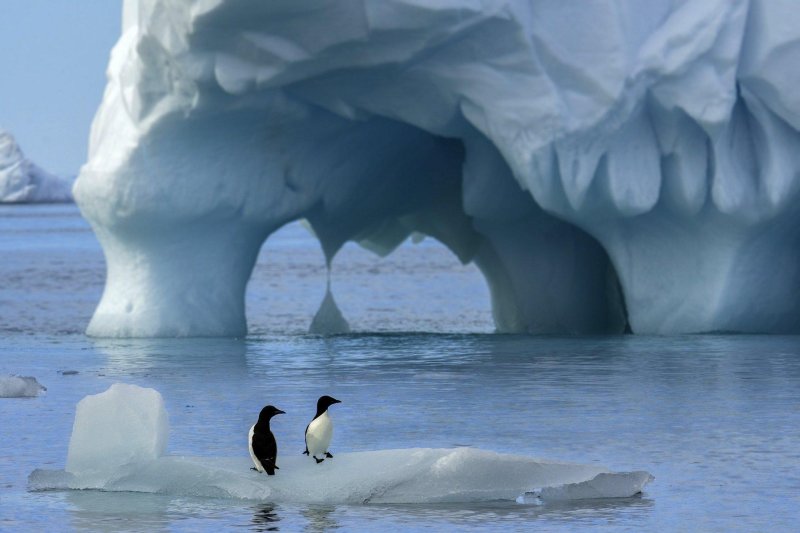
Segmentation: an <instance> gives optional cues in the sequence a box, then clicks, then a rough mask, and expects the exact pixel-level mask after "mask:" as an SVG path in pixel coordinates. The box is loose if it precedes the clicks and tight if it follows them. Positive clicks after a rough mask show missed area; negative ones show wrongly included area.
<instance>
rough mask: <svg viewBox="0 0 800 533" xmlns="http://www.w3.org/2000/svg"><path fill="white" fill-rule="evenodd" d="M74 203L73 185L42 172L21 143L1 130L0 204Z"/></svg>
mask: <svg viewBox="0 0 800 533" xmlns="http://www.w3.org/2000/svg"><path fill="white" fill-rule="evenodd" d="M71 201H72V182H71V181H70V180H68V179H65V178H61V177H59V176H56V175H54V174H50V173H49V172H47V171H45V170H43V169H41V168H39V167H38V166H36V165H35V164H33V163H32V162H31V161H30V160H29V159H27V158H26V157H25V155H24V154H23V153H22V150H21V149H20V147H19V145H18V144H17V141H16V140H15V139H14V137H13V136H12V135H11V134H10V133H9V132H7V131H5V130H3V129H0V203H35V202H40V203H58V202H71Z"/></svg>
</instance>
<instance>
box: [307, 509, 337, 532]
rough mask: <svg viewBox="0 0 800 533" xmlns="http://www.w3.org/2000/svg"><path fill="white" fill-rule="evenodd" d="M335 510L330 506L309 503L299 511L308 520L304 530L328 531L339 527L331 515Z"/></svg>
mask: <svg viewBox="0 0 800 533" xmlns="http://www.w3.org/2000/svg"><path fill="white" fill-rule="evenodd" d="M335 510H336V508H335V507H332V506H327V505H326V506H319V505H311V506H309V507H307V508H305V509H303V510H301V511H300V514H302V515H303V517H305V519H306V520H308V525H307V526H306V531H329V530H331V529H336V528H338V527H339V523H338V522H336V520H334V519H333V517H332V516H331V515H332V514H333V512H334V511H335Z"/></svg>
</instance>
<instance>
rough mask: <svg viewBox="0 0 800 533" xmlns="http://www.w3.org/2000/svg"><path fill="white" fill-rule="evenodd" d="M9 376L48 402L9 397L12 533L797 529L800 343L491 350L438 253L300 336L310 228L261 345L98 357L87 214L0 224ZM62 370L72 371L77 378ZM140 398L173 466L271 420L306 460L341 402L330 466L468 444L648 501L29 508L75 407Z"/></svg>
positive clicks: (98, 498)
mask: <svg viewBox="0 0 800 533" xmlns="http://www.w3.org/2000/svg"><path fill="white" fill-rule="evenodd" d="M0 258H2V259H1V260H0V336H2V342H1V343H0V374H5V373H16V374H21V375H33V376H36V377H37V378H38V379H39V381H40V382H42V383H43V384H44V385H45V386H46V387H47V388H48V390H47V394H46V395H44V396H41V397H39V398H34V399H0V530H12V531H13V530H19V531H58V530H65V529H66V530H84V529H86V530H101V531H102V530H107V531H195V530H204V529H218V530H222V529H225V530H227V529H234V528H241V529H245V530H253V531H271V530H283V531H297V530H308V531H326V530H331V529H337V528H339V529H342V530H374V531H379V530H391V529H394V530H410V531H413V530H423V529H424V530H434V531H435V530H459V531H461V530H471V529H487V530H501V529H502V530H504V531H506V530H531V529H536V530H543V531H564V530H577V529H584V528H586V527H589V526H592V527H603V528H605V529H609V530H630V531H643V530H652V531H731V530H741V531H767V530H768V531H796V530H797V528H798V523H800V338H797V337H768V336H687V337H632V336H620V337H608V338H555V337H527V336H508V335H494V334H491V331H492V325H491V318H490V309H489V304H488V292H487V290H486V287H485V284H484V282H483V280H482V278H481V276H480V274H479V273H478V272H477V271H476V270H475V269H474V267H471V266H462V265H460V264H459V263H458V262H457V261H456V259H455V258H454V256H452V255H451V254H450V253H449V252H447V250H445V249H444V248H443V247H441V246H439V245H437V244H436V243H434V242H431V241H429V240H426V241H423V242H422V243H420V244H417V245H412V244H407V245H404V246H402V247H401V248H400V249H398V250H397V251H396V252H395V253H394V254H393V255H391V256H389V257H388V258H385V259H379V258H377V257H374V256H372V255H371V254H369V253H368V252H365V251H363V250H360V249H358V248H357V247H355V246H348V247H346V248H345V249H344V250H343V252H342V253H341V254H340V256H339V257H337V259H336V261H335V263H334V271H333V291H334V295H335V297H336V299H337V301H338V302H339V305H340V307H341V309H342V311H343V313H344V315H345V316H346V317H347V318H348V319H349V320H350V324H351V326H352V328H353V330H354V331H356V332H357V333H354V334H351V335H345V336H337V337H330V338H323V337H317V336H312V335H307V334H305V333H304V332H305V330H306V329H307V327H308V324H309V323H310V320H311V317H312V316H313V314H314V312H315V310H316V307H317V306H318V304H319V302H320V301H321V299H322V297H323V295H324V291H325V268H324V260H323V257H322V253H321V252H320V250H319V245H318V244H317V243H316V241H315V240H314V239H313V238H312V237H310V236H309V235H308V234H307V233H306V232H305V230H304V229H303V228H302V227H300V226H299V225H292V226H289V227H287V228H284V229H283V230H281V231H280V232H278V233H277V234H275V235H274V236H273V237H271V238H270V240H269V241H268V242H267V243H266V245H265V247H264V249H263V251H262V254H261V256H260V258H259V262H258V265H257V267H256V271H255V273H254V276H253V280H252V281H251V285H250V288H249V292H248V301H247V304H248V316H249V319H250V329H251V332H252V334H251V335H250V336H249V337H248V338H246V339H239V340H233V339H202V340H199V339H197V340H194V339H184V340H96V339H88V338H86V337H85V336H84V335H83V334H82V330H83V328H84V327H85V325H86V323H87V322H88V319H89V317H90V316H91V313H92V310H93V307H94V305H95V303H96V301H97V299H98V298H99V296H100V293H101V291H102V284H103V276H104V263H103V256H102V252H101V250H100V248H99V246H98V245H97V243H96V241H95V240H94V238H93V236H92V233H91V231H90V230H89V228H88V226H87V225H86V223H85V222H83V221H82V219H81V218H80V216H79V214H78V212H77V210H76V208H75V207H73V206H6V207H0ZM66 370H74V371H77V372H78V373H77V374H71V373H67V374H66V375H65V374H63V372H64V371H66ZM117 381H125V382H129V383H136V384H139V385H143V386H148V387H154V388H156V389H158V390H159V391H160V392H161V393H162V394H163V396H164V399H165V401H166V403H167V409H168V411H169V413H170V422H171V428H172V430H171V436H170V443H169V451H170V453H175V454H186V455H194V456H198V455H199V456H203V455H206V456H235V455H242V456H245V457H246V455H247V450H246V448H245V435H246V432H247V428H249V426H250V424H252V422H253V420H254V418H255V416H256V415H257V412H258V409H259V408H260V407H261V406H262V405H263V404H264V403H275V404H276V405H278V406H280V407H281V408H282V409H284V410H285V411H287V415H285V416H286V418H285V419H284V420H282V424H281V427H282V428H283V429H284V431H285V433H283V434H279V439H280V440H281V443H282V449H283V450H286V453H291V451H290V450H293V449H296V450H297V453H299V452H300V451H302V449H303V447H302V434H299V435H295V434H292V433H290V432H289V431H288V428H292V427H295V426H297V425H298V424H299V425H300V427H302V425H303V424H304V423H305V421H306V419H307V418H308V416H310V411H313V406H312V405H310V403H313V400H311V402H310V401H309V398H312V399H313V398H316V396H317V395H319V394H322V393H329V394H332V395H334V396H336V397H337V398H340V399H343V400H344V403H343V404H342V405H340V406H337V411H336V413H335V420H336V424H337V426H336V437H335V449H336V450H338V451H341V452H345V451H361V450H373V449H379V448H405V447H416V446H423V447H439V446H448V447H449V446H454V445H469V446H475V447H479V448H483V449H489V450H495V451H499V452H511V453H517V454H524V455H532V456H536V457H542V458H548V459H554V460H567V461H575V462H581V463H597V464H603V465H605V466H608V467H609V468H611V469H613V470H638V469H644V470H648V471H650V472H652V473H653V474H654V475H655V477H656V480H655V482H654V483H652V484H651V485H649V486H648V487H647V491H646V493H645V494H644V495H643V496H642V497H638V498H631V499H620V500H604V501H584V502H572V503H569V504H546V505H540V506H533V505H519V504H516V503H513V502H494V503H484V504H469V505H467V504H464V505H395V506H385V505H384V506H379V505H361V506H347V505H341V506H299V505H294V506H293V505H284V504H281V505H272V504H269V503H267V502H249V501H237V500H214V499H199V498H175V497H168V496H160V495H146V494H129V493H103V492H92V491H54V492H30V491H28V490H27V476H28V474H29V473H30V472H31V471H32V470H34V469H36V468H63V465H64V462H65V459H66V453H67V445H68V442H69V435H70V432H71V429H72V422H73V417H74V412H75V404H76V403H77V402H78V401H79V400H80V399H81V398H82V397H83V396H85V395H87V394H94V393H97V392H100V391H103V390H105V389H106V388H107V387H108V386H109V385H110V384H111V383H114V382H117Z"/></svg>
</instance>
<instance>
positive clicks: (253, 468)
mask: <svg viewBox="0 0 800 533" xmlns="http://www.w3.org/2000/svg"><path fill="white" fill-rule="evenodd" d="M250 470H255V471H256V472H258V468H256V467H254V466H251V467H250Z"/></svg>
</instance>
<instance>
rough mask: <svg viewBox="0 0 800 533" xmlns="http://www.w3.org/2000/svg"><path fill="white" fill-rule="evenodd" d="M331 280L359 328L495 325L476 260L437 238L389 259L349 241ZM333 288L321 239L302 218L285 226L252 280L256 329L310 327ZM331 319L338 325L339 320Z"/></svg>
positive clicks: (347, 316)
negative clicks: (468, 260)
mask: <svg viewBox="0 0 800 533" xmlns="http://www.w3.org/2000/svg"><path fill="white" fill-rule="evenodd" d="M330 281H331V284H330V287H331V295H332V297H333V298H334V300H335V304H336V308H338V310H339V311H340V312H341V315H342V317H343V318H344V320H346V322H347V323H348V324H349V326H350V328H351V329H352V331H357V332H399V331H403V332H409V331H418V332H437V333H445V332H447V333H491V332H493V331H494V330H495V327H494V323H493V321H492V309H491V297H490V294H489V289H488V287H487V285H486V281H485V279H484V277H483V275H482V274H481V272H480V270H479V269H478V268H477V267H476V266H475V265H474V264H473V263H470V264H467V265H463V264H461V262H460V261H459V260H458V258H457V257H456V256H455V255H454V254H453V253H452V252H451V251H450V250H448V249H447V247H445V246H444V245H443V244H441V243H440V242H438V241H437V240H436V239H433V238H431V237H425V238H409V239H407V240H406V241H405V242H404V243H403V244H401V245H400V246H399V247H398V248H397V249H395V250H394V251H393V252H392V253H391V254H389V255H388V256H386V257H380V256H378V255H376V254H374V253H373V252H371V251H369V250H366V249H364V248H362V247H361V246H359V245H358V244H356V243H353V242H348V243H347V244H345V245H344V246H343V247H342V249H341V250H339V252H338V253H337V255H336V257H335V258H334V260H333V264H332V269H331V279H330ZM326 286H327V269H326V266H325V256H324V254H323V252H322V249H321V247H320V244H319V242H318V241H317V239H316V238H315V237H314V235H312V233H311V232H310V231H309V230H308V229H307V228H306V227H305V226H304V225H303V223H302V222H292V223H290V224H287V225H286V226H284V227H282V228H281V229H279V230H278V231H276V232H275V233H273V234H272V235H270V237H269V239H267V241H266V242H265V243H264V245H263V246H262V247H261V251H260V253H259V255H258V259H257V261H256V265H255V267H254V269H253V274H252V275H251V277H250V282H249V284H248V290H247V296H246V305H247V318H248V330H249V334H251V335H264V334H268V333H270V334H274V333H294V334H296V333H304V332H308V331H309V327H310V326H311V324H312V321H313V320H314V318H315V316H317V315H318V313H319V312H320V307H321V306H325V305H326V303H325V302H323V300H324V299H325V298H326ZM327 305H330V302H327ZM322 312H323V313H328V314H330V312H331V310H330V309H327V310H323V311H322ZM318 318H319V317H318ZM327 320H328V321H329V322H330V321H331V320H332V321H333V323H334V324H333V325H334V326H335V322H336V317H333V318H331V317H327ZM323 327H325V326H324V325H323Z"/></svg>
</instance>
